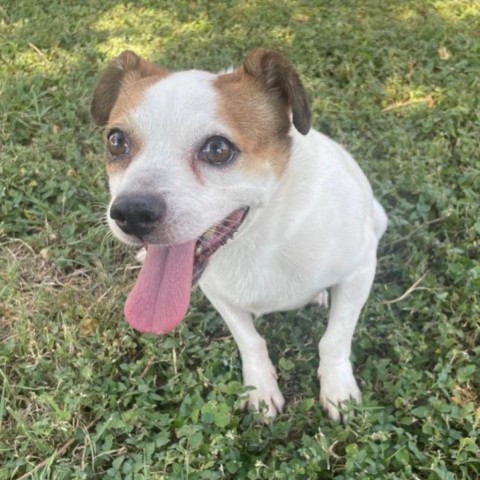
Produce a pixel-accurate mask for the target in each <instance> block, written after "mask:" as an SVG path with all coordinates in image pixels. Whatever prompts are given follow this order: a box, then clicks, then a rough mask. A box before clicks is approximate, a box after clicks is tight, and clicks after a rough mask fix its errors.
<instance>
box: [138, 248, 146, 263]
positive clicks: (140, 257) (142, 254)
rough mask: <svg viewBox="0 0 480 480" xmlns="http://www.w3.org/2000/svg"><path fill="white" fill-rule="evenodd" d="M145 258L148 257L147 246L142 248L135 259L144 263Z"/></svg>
mask: <svg viewBox="0 0 480 480" xmlns="http://www.w3.org/2000/svg"><path fill="white" fill-rule="evenodd" d="M145 258H147V250H146V249H145V248H141V249H140V250H139V251H138V252H137V254H136V255H135V260H136V261H137V262H138V263H141V264H143V262H144V261H145Z"/></svg>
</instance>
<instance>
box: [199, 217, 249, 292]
mask: <svg viewBox="0 0 480 480" xmlns="http://www.w3.org/2000/svg"><path fill="white" fill-rule="evenodd" d="M247 213H248V208H239V209H238V210H235V211H234V212H233V213H231V214H230V215H229V216H228V217H226V218H225V220H223V222H221V223H219V224H217V225H214V226H212V227H210V228H209V229H208V230H207V231H206V232H205V233H204V234H203V235H202V236H201V237H199V239H198V240H197V241H196V243H195V252H194V256H193V275H192V286H194V285H195V284H196V283H197V282H198V280H200V277H201V276H202V273H203V272H204V270H205V268H206V267H207V264H208V259H209V258H210V257H211V256H212V255H213V254H214V253H215V252H216V251H217V250H218V249H219V248H220V247H222V246H223V245H225V244H226V243H227V242H228V241H229V240H230V239H231V238H232V237H233V236H234V235H235V234H236V233H237V231H238V229H239V228H240V225H241V224H242V223H243V221H244V220H245V217H246V216H247Z"/></svg>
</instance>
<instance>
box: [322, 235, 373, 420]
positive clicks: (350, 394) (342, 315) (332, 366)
mask: <svg viewBox="0 0 480 480" xmlns="http://www.w3.org/2000/svg"><path fill="white" fill-rule="evenodd" d="M373 243H374V242H373ZM375 264H376V252H375V250H374V249H373V247H372V251H371V253H370V258H369V259H368V261H366V262H364V263H363V266H362V268H360V269H358V270H357V271H355V272H354V273H353V274H352V275H350V276H349V277H347V278H346V279H345V280H342V281H341V282H340V283H338V284H337V285H335V286H333V287H332V288H331V290H330V294H331V309H330V315H329V319H328V326H327V330H326V331H325V334H324V335H323V337H322V339H321V340H320V343H319V346H318V347H319V353H320V365H319V368H318V377H319V380H320V402H321V404H322V406H323V407H324V408H325V410H326V411H327V414H328V416H329V417H330V418H332V419H333V420H339V419H340V418H341V407H342V403H343V402H345V401H347V400H349V399H353V400H360V397H361V395H360V390H359V388H358V386H357V382H356V381H355V378H354V376H353V371H352V365H351V363H350V352H351V343H352V337H353V332H354V330H355V326H356V324H357V320H358V317H359V315H360V311H361V309H362V307H363V305H364V303H365V302H366V300H367V298H368V294H369V292H370V288H371V286H372V283H373V277H374V276H375Z"/></svg>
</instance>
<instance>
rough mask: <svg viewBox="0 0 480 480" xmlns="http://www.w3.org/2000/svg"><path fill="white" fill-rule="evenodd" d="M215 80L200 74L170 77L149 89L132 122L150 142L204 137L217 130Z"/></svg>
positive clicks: (180, 74)
mask: <svg viewBox="0 0 480 480" xmlns="http://www.w3.org/2000/svg"><path fill="white" fill-rule="evenodd" d="M215 77H216V76H215V75H214V74H212V73H209V72H204V71H198V70H189V71H183V72H176V73H173V74H171V75H168V76H167V77H165V78H162V79H160V80H158V81H156V82H155V83H153V84H151V85H149V86H147V88H145V90H144V92H143V94H142V96H141V100H140V101H139V103H138V105H136V106H135V107H134V108H133V109H132V110H131V111H130V112H129V113H128V116H129V120H130V121H132V122H133V123H134V124H135V126H136V128H138V129H140V130H141V133H142V134H143V135H144V136H145V137H147V138H158V137H162V138H165V137H167V138H170V139H175V138H177V139H178V140H179V141H180V140H182V139H183V140H185V136H188V137H201V136H202V135H203V134H204V133H205V132H208V131H209V130H211V129H215V128H217V123H218V121H217V115H216V112H217V108H218V106H217V98H216V96H217V95H216V91H215V88H214V87H213V81H214V79H215Z"/></svg>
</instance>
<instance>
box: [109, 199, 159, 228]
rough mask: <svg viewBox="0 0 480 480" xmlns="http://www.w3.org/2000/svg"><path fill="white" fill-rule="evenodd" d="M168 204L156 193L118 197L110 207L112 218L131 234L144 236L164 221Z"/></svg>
mask: <svg viewBox="0 0 480 480" xmlns="http://www.w3.org/2000/svg"><path fill="white" fill-rule="evenodd" d="M166 210H167V207H166V204H165V200H164V199H163V198H162V197H159V196H155V195H128V196H121V197H119V198H117V199H116V200H115V201H114V202H113V203H112V206H111V207H110V218H112V219H113V220H115V223H116V224H117V225H118V226H119V227H120V228H121V229H122V231H124V232H125V233H127V234H129V235H136V236H137V237H138V238H143V237H145V236H146V235H148V234H150V233H152V232H153V230H154V229H155V228H156V227H157V226H158V225H159V224H161V223H162V222H163V220H164V218H165V214H166Z"/></svg>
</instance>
